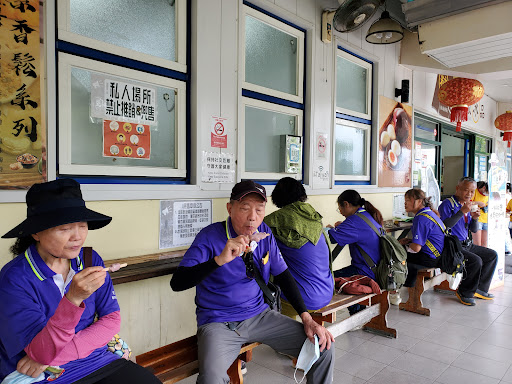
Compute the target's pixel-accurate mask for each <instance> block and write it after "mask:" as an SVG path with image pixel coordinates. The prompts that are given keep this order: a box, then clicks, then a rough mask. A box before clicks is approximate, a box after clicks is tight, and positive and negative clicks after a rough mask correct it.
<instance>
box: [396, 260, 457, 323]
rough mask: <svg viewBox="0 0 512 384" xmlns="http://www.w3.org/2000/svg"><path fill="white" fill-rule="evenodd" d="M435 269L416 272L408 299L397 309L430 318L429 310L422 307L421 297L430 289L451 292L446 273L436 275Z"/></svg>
mask: <svg viewBox="0 0 512 384" xmlns="http://www.w3.org/2000/svg"><path fill="white" fill-rule="evenodd" d="M436 269H437V268H425V269H420V270H418V277H417V278H416V284H415V286H414V287H410V288H409V299H407V301H406V302H405V303H400V304H399V306H398V307H399V308H400V309H402V310H404V311H409V312H414V313H419V314H420V315H425V316H430V309H428V308H425V307H424V306H423V302H422V301H421V295H422V294H423V292H425V291H426V290H428V289H430V288H434V289H435V290H440V291H453V290H452V289H450V287H449V286H448V281H447V280H446V277H447V276H446V273H444V272H441V273H440V274H437V275H436Z"/></svg>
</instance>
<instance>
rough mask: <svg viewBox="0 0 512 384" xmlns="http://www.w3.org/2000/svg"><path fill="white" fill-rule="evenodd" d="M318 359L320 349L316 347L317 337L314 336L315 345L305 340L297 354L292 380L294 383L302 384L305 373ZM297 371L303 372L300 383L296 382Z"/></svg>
mask: <svg viewBox="0 0 512 384" xmlns="http://www.w3.org/2000/svg"><path fill="white" fill-rule="evenodd" d="M319 357H320V347H319V346H318V336H317V335H315V344H313V343H312V342H311V341H309V339H307V338H306V340H305V341H304V344H303V345H302V348H301V350H300V353H299V357H298V358H297V365H296V366H295V372H294V373H293V378H294V379H295V382H296V383H299V384H300V383H302V381H303V380H304V378H305V377H306V375H307V373H308V372H309V370H310V369H311V367H312V366H313V364H315V362H316V361H317V360H318V358H319ZM297 369H302V370H303V371H304V375H303V376H302V379H301V380H300V381H297V377H296V376H295V375H296V374H297Z"/></svg>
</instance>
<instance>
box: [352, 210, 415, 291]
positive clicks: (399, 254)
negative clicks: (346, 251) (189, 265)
mask: <svg viewBox="0 0 512 384" xmlns="http://www.w3.org/2000/svg"><path fill="white" fill-rule="evenodd" d="M356 215H357V216H359V217H360V218H361V219H363V220H364V221H365V223H366V224H368V225H369V226H370V228H371V229H373V230H374V232H375V233H376V234H377V236H379V244H380V261H379V264H375V262H374V261H373V260H372V259H371V257H370V256H368V254H367V253H366V252H365V251H364V250H363V249H362V248H361V247H360V246H359V245H358V246H357V247H358V248H359V252H361V255H363V258H364V260H365V262H366V264H367V265H368V267H370V269H371V270H372V271H373V272H374V273H375V280H376V281H377V284H379V287H381V289H386V290H388V291H394V290H396V289H399V288H400V287H402V285H404V283H405V279H406V278H407V251H406V250H405V248H404V247H403V245H402V244H400V243H399V242H398V240H397V239H396V238H395V237H393V236H390V235H388V234H386V233H385V232H384V230H383V229H382V228H381V230H380V231H379V230H378V229H377V228H376V227H375V225H373V223H372V222H371V221H370V220H368V218H367V217H366V216H365V215H363V214H361V213H359V212H356Z"/></svg>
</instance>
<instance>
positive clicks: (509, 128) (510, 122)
mask: <svg viewBox="0 0 512 384" xmlns="http://www.w3.org/2000/svg"><path fill="white" fill-rule="evenodd" d="M494 126H495V127H496V128H498V129H499V130H500V131H504V135H503V141H508V144H507V147H508V148H510V142H511V141H512V111H507V112H505V113H504V114H502V115H499V116H498V117H497V118H496V120H494Z"/></svg>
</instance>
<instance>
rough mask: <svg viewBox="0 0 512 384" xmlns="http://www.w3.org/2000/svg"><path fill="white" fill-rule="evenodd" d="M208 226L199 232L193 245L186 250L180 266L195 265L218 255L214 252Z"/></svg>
mask: <svg viewBox="0 0 512 384" xmlns="http://www.w3.org/2000/svg"><path fill="white" fill-rule="evenodd" d="M206 228H209V227H206ZM206 228H204V229H203V230H201V231H200V232H199V233H198V234H197V236H196V238H195V239H194V241H193V242H192V245H191V246H190V247H189V248H188V250H187V252H185V255H184V256H183V260H181V262H180V267H193V266H194V265H197V264H201V263H205V262H207V261H208V260H210V259H211V258H213V257H215V256H218V255H214V254H213V248H212V246H211V244H210V241H209V240H208V236H207V234H206V231H205V230H206ZM224 242H225V241H224ZM223 248H224V247H223Z"/></svg>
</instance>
